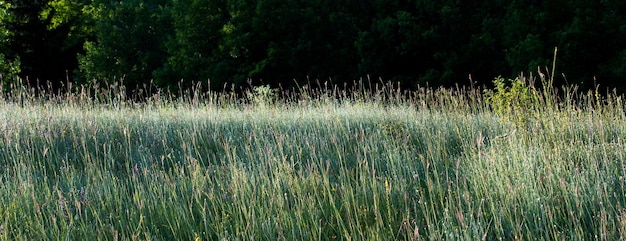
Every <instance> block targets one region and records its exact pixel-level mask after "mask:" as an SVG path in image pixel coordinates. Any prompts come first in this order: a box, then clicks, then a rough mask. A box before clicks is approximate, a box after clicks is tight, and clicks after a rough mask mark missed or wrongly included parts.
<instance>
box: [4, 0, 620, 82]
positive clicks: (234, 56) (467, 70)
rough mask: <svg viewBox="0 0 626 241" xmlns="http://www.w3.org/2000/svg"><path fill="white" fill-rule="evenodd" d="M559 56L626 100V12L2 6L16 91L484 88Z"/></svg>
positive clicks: (589, 6) (570, 70) (588, 4)
mask: <svg viewBox="0 0 626 241" xmlns="http://www.w3.org/2000/svg"><path fill="white" fill-rule="evenodd" d="M555 47H558V49H559V52H558V53H559V55H558V57H557V66H556V68H557V69H556V72H557V73H559V76H556V78H555V80H557V82H558V81H560V83H568V84H580V85H582V86H583V87H593V86H595V85H597V84H599V85H601V86H605V87H614V88H617V89H618V90H619V91H620V92H625V91H626V1H621V0H591V1H590V0H570V1H565V0H552V1H542V0H514V1H502V0H478V1H459V0H442V1H430V0H333V1H330V0H326V1H324V0H123V1H122V0H38V1H31V0H14V1H0V73H1V74H2V76H1V79H2V84H3V85H4V86H7V85H10V84H11V83H14V82H15V81H16V80H17V77H21V78H22V79H24V80H27V81H28V82H29V84H31V85H37V84H42V83H48V84H51V85H53V86H56V87H58V86H61V85H63V83H65V82H66V81H68V80H69V81H72V82H74V83H82V84H90V83H91V82H94V81H97V82H99V83H111V82H121V83H122V84H124V85H125V86H127V88H130V89H133V88H135V87H141V86H143V85H145V84H148V83H151V84H153V85H155V86H157V87H160V88H178V87H180V86H183V87H185V86H190V85H192V84H194V82H196V81H202V82H207V81H208V80H210V83H211V88H213V89H216V90H220V89H223V88H224V86H225V85H231V84H234V85H242V84H245V83H246V82H247V81H249V80H251V81H253V82H255V83H263V84H269V85H272V86H278V85H281V86H283V87H288V86H293V85H294V84H305V83H307V82H311V81H312V80H321V81H331V82H332V83H335V84H341V83H350V82H353V81H355V80H358V79H360V78H365V77H366V76H370V77H371V78H374V79H379V78H380V79H382V80H384V81H394V82H398V83H400V84H401V86H403V87H405V88H414V87H416V86H418V85H422V86H423V85H426V84H428V85H430V86H440V85H444V86H446V85H448V86H449V85H454V84H455V83H461V84H469V80H468V76H469V75H471V76H472V80H473V81H476V82H477V84H485V83H489V82H490V81H491V80H492V79H493V78H494V77H496V76H499V75H502V76H506V77H513V76H516V75H518V74H519V73H520V72H526V73H528V72H536V71H537V68H538V67H541V68H543V67H545V66H551V63H552V59H553V51H554V48H555ZM561 73H562V74H561ZM181 81H182V82H181ZM181 83H182V85H181Z"/></svg>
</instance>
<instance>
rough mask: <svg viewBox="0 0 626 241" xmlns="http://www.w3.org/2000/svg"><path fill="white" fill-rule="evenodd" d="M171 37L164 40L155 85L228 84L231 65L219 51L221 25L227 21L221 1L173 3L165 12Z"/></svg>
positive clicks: (179, 0)
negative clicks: (161, 63)
mask: <svg viewBox="0 0 626 241" xmlns="http://www.w3.org/2000/svg"><path fill="white" fill-rule="evenodd" d="M166 11H167V13H166V14H168V15H169V18H170V19H171V23H172V28H173V34H172V35H170V36H168V38H167V39H166V40H165V41H166V43H165V44H166V49H167V53H166V54H167V57H166V62H165V65H164V66H163V67H162V68H161V69H159V70H157V71H155V78H156V79H155V80H156V81H157V84H158V85H159V86H163V87H168V88H176V87H178V85H179V83H178V81H180V80H184V81H183V82H182V85H184V86H183V87H189V85H191V84H193V82H195V81H207V80H210V81H211V84H212V85H214V86H215V87H221V86H222V85H223V84H224V83H225V82H228V81H231V80H230V76H232V75H233V73H234V72H233V71H232V70H231V69H232V68H231V67H230V66H231V64H232V63H230V62H229V59H228V58H227V55H226V54H224V51H222V48H223V47H222V45H221V44H222V39H223V35H224V25H226V23H227V21H228V12H227V7H226V1H225V0H174V1H170V5H168V9H167V10H166Z"/></svg>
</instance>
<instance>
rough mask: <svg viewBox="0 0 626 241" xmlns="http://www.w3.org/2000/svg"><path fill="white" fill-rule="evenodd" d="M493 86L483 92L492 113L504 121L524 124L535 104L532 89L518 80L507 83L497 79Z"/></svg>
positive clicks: (499, 78) (535, 95) (535, 99)
mask: <svg viewBox="0 0 626 241" xmlns="http://www.w3.org/2000/svg"><path fill="white" fill-rule="evenodd" d="M493 84H494V88H493V89H486V90H485V100H486V101H487V103H488V104H489V106H490V107H491V109H492V110H493V112H494V113H495V114H497V115H498V116H499V117H500V118H501V119H503V120H505V121H511V122H513V123H515V124H520V125H523V124H526V123H527V122H528V119H529V118H530V115H531V113H532V110H533V109H534V108H535V106H536V104H537V93H536V90H535V89H534V87H533V86H531V85H529V84H528V83H527V82H526V81H524V80H523V79H520V78H515V79H514V80H511V79H509V80H508V81H507V80H505V79H503V78H501V77H498V78H495V79H494V80H493Z"/></svg>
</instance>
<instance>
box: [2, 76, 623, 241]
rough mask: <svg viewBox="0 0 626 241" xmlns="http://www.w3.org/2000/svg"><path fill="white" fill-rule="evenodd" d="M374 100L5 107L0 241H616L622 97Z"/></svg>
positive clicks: (431, 95) (202, 97) (287, 96)
mask: <svg viewBox="0 0 626 241" xmlns="http://www.w3.org/2000/svg"><path fill="white" fill-rule="evenodd" d="M501 83H504V82H503V81H501ZM510 84H512V85H510ZM368 89H370V90H367V91H366V90H363V89H360V88H358V87H357V88H354V89H350V90H338V89H323V88H322V89H319V90H312V89H306V88H303V89H301V90H299V91H296V92H288V91H279V90H272V89H269V88H267V87H257V88H254V89H253V90H251V91H249V92H247V95H246V96H245V98H236V97H235V96H234V95H232V94H228V93H222V94H218V93H212V92H209V93H200V92H199V91H196V92H190V93H187V94H184V95H183V96H182V97H181V98H174V97H170V96H168V95H164V94H163V95H161V94H158V93H157V94H153V95H152V96H151V98H149V99H146V100H144V101H142V102H133V101H131V100H129V99H130V98H126V97H125V96H124V95H122V94H119V93H120V92H115V91H111V90H109V92H106V91H103V92H99V93H95V94H94V93H93V92H89V91H84V92H80V91H78V92H76V93H72V94H67V95H60V96H56V97H49V98H45V97H41V96H39V95H36V94H33V93H32V92H31V91H28V90H24V91H15V92H13V93H11V94H7V95H5V96H4V97H2V98H1V99H0V165H1V168H0V181H1V182H2V185H0V240H620V239H621V240H624V239H625V237H626V188H625V185H626V144H625V143H624V141H625V140H626V115H625V112H624V103H623V98H622V96H620V95H617V94H614V93H598V91H590V92H579V91H577V89H576V88H573V87H568V88H561V89H556V88H544V89H539V88H537V89H536V88H534V87H532V86H530V87H529V86H528V85H526V84H525V82H523V81H513V83H507V85H498V84H496V88H495V89H494V90H491V91H483V90H480V89H478V88H460V87H459V88H452V89H444V88H439V89H432V88H422V89H419V90H416V91H411V92H401V91H397V90H395V88H393V86H391V85H380V86H376V87H373V88H368ZM103 93H104V94H103ZM107 93H108V94H107Z"/></svg>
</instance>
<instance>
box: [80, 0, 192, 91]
mask: <svg viewBox="0 0 626 241" xmlns="http://www.w3.org/2000/svg"><path fill="white" fill-rule="evenodd" d="M167 2H168V1H166V0H160V1H143V0H125V1H108V0H93V1H92V3H91V4H90V5H89V7H88V8H85V9H84V11H83V12H84V14H85V15H86V16H89V17H90V21H92V22H93V24H94V29H95V33H94V35H95V39H94V40H93V41H88V42H86V43H85V45H84V48H85V53H84V54H83V55H80V56H79V65H80V66H79V67H80V72H79V73H80V76H81V78H82V81H84V82H93V81H96V82H100V83H113V82H115V83H120V84H122V85H124V86H126V87H127V89H128V90H129V91H130V90H133V89H135V88H137V87H143V84H145V83H149V82H150V81H152V80H153V78H154V74H153V72H154V71H156V70H158V69H160V68H162V67H163V65H164V63H165V60H166V59H167V49H166V46H165V42H166V40H167V38H168V36H170V35H171V24H170V21H169V20H170V19H169V18H168V16H167V14H166V13H165V12H166V11H165V5H166V3H167ZM198 27H201V26H198Z"/></svg>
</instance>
